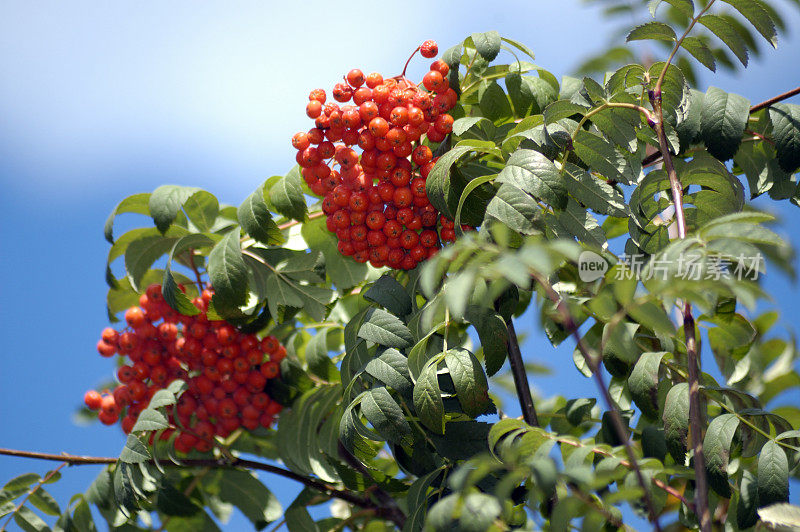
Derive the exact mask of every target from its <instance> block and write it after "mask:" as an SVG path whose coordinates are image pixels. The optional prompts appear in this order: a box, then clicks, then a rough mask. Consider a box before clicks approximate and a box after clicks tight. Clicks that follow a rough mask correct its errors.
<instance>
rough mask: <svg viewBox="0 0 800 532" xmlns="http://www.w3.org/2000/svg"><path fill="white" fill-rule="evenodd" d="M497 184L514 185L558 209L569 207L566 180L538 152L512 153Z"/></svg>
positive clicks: (550, 162) (518, 151) (519, 151)
mask: <svg viewBox="0 0 800 532" xmlns="http://www.w3.org/2000/svg"><path fill="white" fill-rule="evenodd" d="M497 182H498V183H504V184H506V183H507V184H510V185H513V186H514V187H516V188H518V189H520V190H522V191H524V192H526V193H528V194H530V195H531V196H533V197H534V198H536V199H540V200H542V201H544V202H546V203H548V204H549V205H551V206H553V207H555V208H557V209H563V208H565V207H566V206H567V188H566V186H565V184H564V180H563V179H562V178H561V175H560V173H559V171H558V169H557V168H556V166H555V165H554V164H553V162H552V161H550V160H549V159H548V158H547V157H545V156H544V155H542V154H541V153H539V152H538V151H534V150H517V151H515V152H514V153H512V154H511V157H509V158H508V162H507V163H506V167H505V168H503V170H502V171H501V172H500V174H499V175H498V177H497Z"/></svg>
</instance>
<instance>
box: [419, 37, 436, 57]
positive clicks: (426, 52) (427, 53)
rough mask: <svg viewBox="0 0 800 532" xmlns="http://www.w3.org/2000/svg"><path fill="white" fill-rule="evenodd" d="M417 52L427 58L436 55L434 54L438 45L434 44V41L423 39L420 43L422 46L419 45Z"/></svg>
mask: <svg viewBox="0 0 800 532" xmlns="http://www.w3.org/2000/svg"><path fill="white" fill-rule="evenodd" d="M419 53H420V54H422V57H426V58H428V59H430V58H431V57H436V54H438V53H439V46H438V45H437V44H436V41H430V40H428V41H425V42H424V43H422V46H420V47H419Z"/></svg>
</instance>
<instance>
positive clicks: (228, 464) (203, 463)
mask: <svg viewBox="0 0 800 532" xmlns="http://www.w3.org/2000/svg"><path fill="white" fill-rule="evenodd" d="M0 455H6V456H16V457H19V458H32V459H35V460H50V461H54V462H64V463H66V464H69V465H110V464H116V463H117V461H118V460H117V459H116V458H111V457H105V456H78V455H72V454H66V453H63V454H51V453H39V452H35V451H20V450H17V449H0ZM149 463H151V464H155V461H153V460H150V461H149ZM160 464H161V465H162V466H169V467H176V466H177V467H209V468H218V469H227V468H233V467H244V468H247V469H254V470H257V471H265V472H267V473H272V474H274V475H279V476H282V477H285V478H288V479H291V480H294V481H297V482H300V483H301V484H304V485H305V486H308V487H309V488H312V489H315V490H317V491H319V492H322V493H325V494H327V495H328V496H330V497H335V498H337V499H341V500H343V501H346V502H349V503H350V504H354V505H356V506H360V507H361V508H371V509H373V510H375V511H376V514H377V515H380V516H381V517H384V518H386V519H391V517H390V516H389V515H388V514H389V511H388V509H387V508H384V507H383V506H381V505H378V504H376V503H374V502H373V501H372V500H370V499H369V498H368V497H362V496H360V495H358V494H356V493H353V492H352V491H348V490H341V489H339V488H337V487H335V486H332V485H330V484H327V483H325V482H322V481H321V480H316V479H313V478H308V477H304V476H303V475H299V474H297V473H295V472H294V471H289V470H288V469H283V468H281V467H277V466H274V465H271V464H266V463H264V462H256V461H254V460H244V459H242V458H234V459H233V460H228V461H223V460H214V459H203V458H194V459H187V460H182V461H181V462H180V464H174V463H172V462H160ZM401 526H402V525H401Z"/></svg>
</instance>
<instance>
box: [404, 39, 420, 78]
mask: <svg viewBox="0 0 800 532" xmlns="http://www.w3.org/2000/svg"><path fill="white" fill-rule="evenodd" d="M420 48H422V47H421V46H417V49H416V50H414V51H413V52H411V55H410V56H408V59H407V60H406V64H405V65H403V73H402V74H400V77H401V78H404V77H406V69H407V68H408V64H409V63H410V62H411V58H412V57H414V55H415V54H416V53H417V52H419V49H420Z"/></svg>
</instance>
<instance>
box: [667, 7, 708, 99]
mask: <svg viewBox="0 0 800 532" xmlns="http://www.w3.org/2000/svg"><path fill="white" fill-rule="evenodd" d="M715 1H716V0H711V1H710V2H709V3H708V5H707V6H706V7H704V8H703V10H702V11H700V13H698V14H697V16H696V17H694V18H693V19H692V21H691V22H690V23H689V26H688V27H687V28H686V31H684V32H683V35H681V38H680V39H678V40H677V41H676V42H675V46H674V47H673V48H672V51H671V52H670V54H669V57H667V60H666V62H665V63H664V68H663V69H662V70H661V74H660V75H659V76H658V81H656V86H655V89H654V90H655V92H656V93H658V94H661V84H662V83H663V82H664V76H666V75H667V69H668V68H669V65H670V63H672V60H673V59H674V58H675V54H677V53H678V50H680V48H681V44H683V40H684V39H685V38H686V37H687V36H688V35H689V32H690V31H692V28H694V25H695V24H697V21H698V20H700V17H702V16H703V15H705V13H706V11H708V10H709V9H710V8H711V6H713V5H714V2H715Z"/></svg>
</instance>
